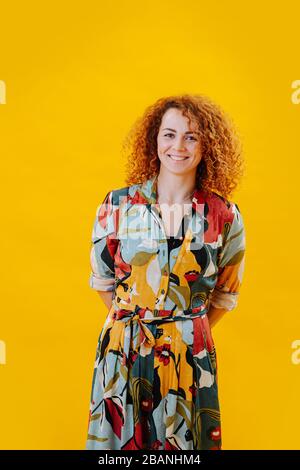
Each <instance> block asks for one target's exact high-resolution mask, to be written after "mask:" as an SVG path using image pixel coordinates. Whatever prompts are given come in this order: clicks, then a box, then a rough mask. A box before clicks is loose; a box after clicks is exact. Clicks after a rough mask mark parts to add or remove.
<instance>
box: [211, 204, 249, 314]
mask: <svg viewBox="0 0 300 470" xmlns="http://www.w3.org/2000/svg"><path fill="white" fill-rule="evenodd" d="M230 211H231V212H232V213H233V219H232V222H231V224H230V223H228V222H226V223H225V231H226V230H227V235H225V236H224V241H223V247H222V251H221V253H220V257H219V262H218V279H217V283H216V285H215V288H214V290H213V292H212V293H211V297H210V302H211V304H212V305H213V306H214V307H217V308H224V309H226V310H233V309H234V308H235V307H236V305H237V302H238V295H239V290H240V287H241V284H242V279H243V274H244V266H245V247H246V238H245V227H244V222H243V217H242V214H241V212H240V210H239V208H238V206H237V204H235V203H233V202H231V206H230ZM229 224H230V225H229ZM226 227H227V229H226ZM228 227H229V230H228Z"/></svg>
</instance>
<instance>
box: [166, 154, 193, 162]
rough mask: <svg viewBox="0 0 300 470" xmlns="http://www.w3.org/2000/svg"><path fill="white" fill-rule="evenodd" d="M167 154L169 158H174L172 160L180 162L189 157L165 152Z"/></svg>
mask: <svg viewBox="0 0 300 470" xmlns="http://www.w3.org/2000/svg"><path fill="white" fill-rule="evenodd" d="M167 156H168V157H169V158H171V160H174V162H182V161H184V160H187V159H188V158H189V157H177V156H176V155H170V154H167Z"/></svg>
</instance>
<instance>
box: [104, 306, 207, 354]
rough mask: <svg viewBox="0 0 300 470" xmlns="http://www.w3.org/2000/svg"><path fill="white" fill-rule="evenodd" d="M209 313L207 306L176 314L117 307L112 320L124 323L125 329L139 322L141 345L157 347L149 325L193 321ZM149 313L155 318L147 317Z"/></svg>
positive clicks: (165, 311)
mask: <svg viewBox="0 0 300 470" xmlns="http://www.w3.org/2000/svg"><path fill="white" fill-rule="evenodd" d="M207 311H208V307H207V305H206V304H203V305H200V306H199V307H194V308H189V309H186V310H179V311H177V312H176V314H174V311H173V310H156V309H154V310H151V309H149V308H142V307H139V306H138V305H136V306H135V307H134V308H133V309H132V310H128V309H122V308H119V307H117V310H115V312H114V313H113V315H112V318H113V319H114V320H115V321H122V322H124V323H125V327H127V326H129V325H130V324H131V323H132V322H137V323H138V324H139V327H140V333H141V335H140V336H141V337H140V341H139V344H141V343H142V344H144V346H146V347H153V346H154V345H155V337H154V336H153V334H152V332H151V331H150V329H149V328H147V326H146V324H147V323H154V324H155V323H157V324H160V323H164V322H172V321H181V320H191V319H193V318H197V317H201V316H204V315H205V314H206V312H207ZM147 312H148V313H149V312H150V314H151V313H152V314H153V317H150V318H149V316H147ZM145 316H146V318H145Z"/></svg>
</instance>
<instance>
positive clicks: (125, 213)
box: [86, 175, 245, 450]
mask: <svg viewBox="0 0 300 470" xmlns="http://www.w3.org/2000/svg"><path fill="white" fill-rule="evenodd" d="M183 222H184V223H183V224H182V226H184V229H183V232H182V233H183V236H182V237H181V238H180V237H174V238H173V240H171V239H170V237H167V236H166V232H165V230H164V225H163V223H162V217H161V211H160V208H159V205H158V203H157V175H156V176H154V177H152V178H150V179H148V180H146V181H145V182H143V183H140V184H136V185H132V186H128V187H125V188H121V189H116V190H112V191H110V192H109V193H108V194H107V195H106V197H105V199H104V201H103V202H102V203H101V204H100V205H99V206H98V208H97V211H96V219H95V223H94V227H93V232H92V243H91V268H92V270H91V275H90V287H91V288H92V289H95V290H103V291H112V292H113V302H112V306H111V308H110V310H109V312H108V313H107V317H106V320H105V323H104V325H103V327H102V330H101V332H100V336H99V340H98V346H97V351H96V359H95V365H94V374H93V381H92V391H91V401H90V412H89V424H88V435H87V442H86V449H98V450H114V449H117V450H139V449H153V450H155V449H156V450H163V449H164V450H195V449H197V450H203V449H205V450H213V449H221V445H222V439H221V417H220V407H219V397H218V377H217V356H216V349H215V344H214V340H213V337H212V333H211V329H210V325H209V321H208V317H207V311H208V309H209V307H210V305H213V306H214V307H216V308H225V309H226V310H228V311H230V310H232V309H233V308H234V307H235V306H236V304H237V299H238V295H239V290H240V286H241V282H242V277H243V272H244V261H245V230H244V224H243V219H242V216H241V213H240V210H239V208H238V206H237V204H235V203H234V202H231V201H229V200H227V199H225V198H224V197H222V196H220V195H218V194H217V193H215V192H212V193H210V194H208V193H205V192H204V191H203V190H201V189H199V188H196V189H195V191H194V193H193V199H192V204H191V211H190V212H189V214H188V215H187V216H185V217H184V218H183Z"/></svg>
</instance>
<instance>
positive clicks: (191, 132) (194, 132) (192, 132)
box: [163, 127, 199, 134]
mask: <svg viewBox="0 0 300 470" xmlns="http://www.w3.org/2000/svg"><path fill="white" fill-rule="evenodd" d="M163 131H172V132H176V130H175V129H170V128H169V127H165V128H164V129H163ZM185 134H199V132H198V131H187V132H185Z"/></svg>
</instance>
